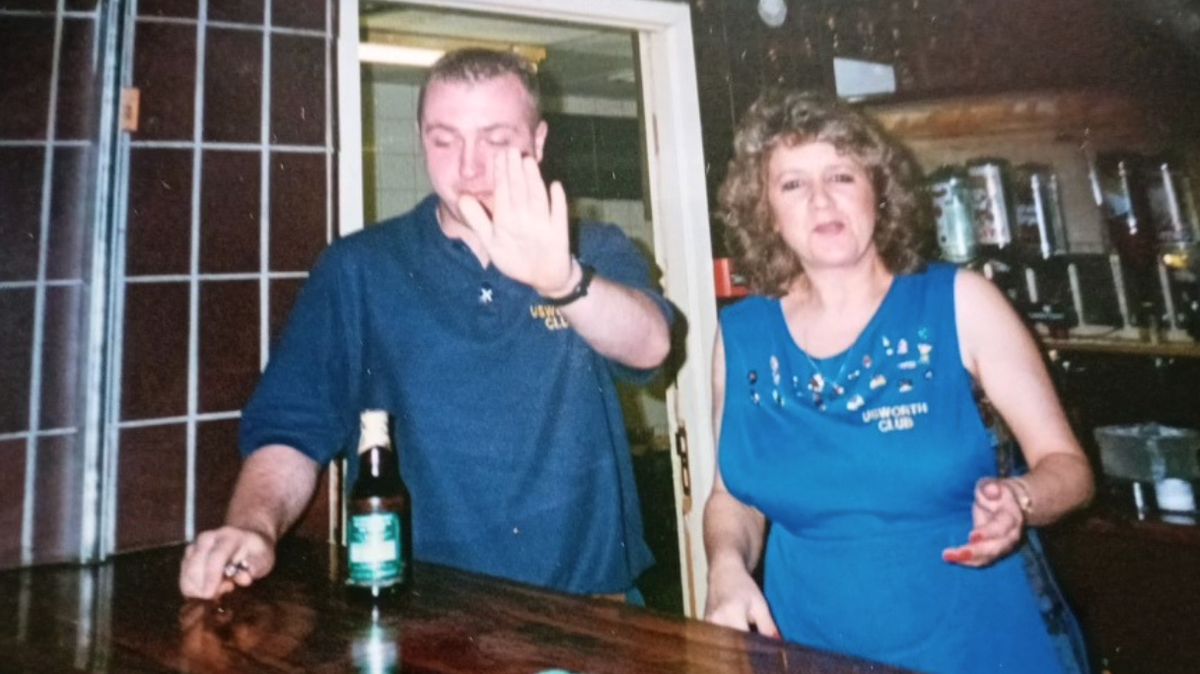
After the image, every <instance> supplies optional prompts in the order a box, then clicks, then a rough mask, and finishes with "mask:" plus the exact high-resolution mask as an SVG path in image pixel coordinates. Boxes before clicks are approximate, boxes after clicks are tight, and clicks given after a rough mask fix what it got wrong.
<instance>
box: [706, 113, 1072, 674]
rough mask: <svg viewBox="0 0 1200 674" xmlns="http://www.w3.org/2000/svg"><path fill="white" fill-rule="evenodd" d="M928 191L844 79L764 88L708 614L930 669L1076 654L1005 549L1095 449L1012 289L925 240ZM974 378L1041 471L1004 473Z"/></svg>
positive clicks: (721, 381) (732, 342)
mask: <svg viewBox="0 0 1200 674" xmlns="http://www.w3.org/2000/svg"><path fill="white" fill-rule="evenodd" d="M925 204H926V198H925V195H924V192H923V190H922V189H921V173H920V170H919V168H918V167H917V165H916V163H915V162H914V161H913V160H912V159H910V158H909V156H908V153H907V151H906V150H905V149H904V148H903V147H902V146H900V145H899V144H897V143H895V142H893V141H892V140H890V139H889V137H888V136H887V135H886V134H885V133H884V132H883V131H881V130H880V129H879V127H877V126H876V125H875V124H874V123H873V122H872V121H871V120H870V119H869V118H867V117H866V116H865V115H863V114H862V113H860V112H858V111H856V110H855V109H853V108H851V107H850V106H848V105H846V104H844V103H841V102H839V101H838V100H837V99H834V98H831V97H827V96H823V95H820V94H814V93H804V92H773V93H769V94H766V95H764V96H763V97H762V98H761V99H760V100H759V101H758V102H756V103H755V104H754V106H753V107H751V109H750V111H749V112H748V113H747V115H746V117H745V119H744V120H743V121H742V124H741V126H740V128H739V130H738V133H737V136H736V139H735V153H734V159H733V161H732V162H731V165H730V170H729V174H728V176H727V178H726V180H725V183H724V185H723V186H722V189H721V205H722V210H723V216H724V218H725V221H726V224H727V225H728V228H729V232H728V233H729V239H730V244H731V247H732V248H733V250H734V254H735V258H736V261H737V264H738V265H739V269H740V271H742V272H743V273H744V274H745V275H746V277H747V278H748V280H749V285H750V288H751V289H752V291H753V293H754V294H753V295H751V296H750V297H748V298H746V299H744V300H742V301H741V302H738V303H737V304H735V305H733V306H730V307H726V308H725V309H723V310H722V312H721V320H720V329H719V331H718V334H717V339H716V348H715V350H714V354H713V391H714V404H713V423H714V429H715V432H716V435H717V437H718V449H717V452H718V453H717V457H718V460H717V469H716V480H715V485H714V488H713V492H712V494H711V496H710V497H709V500H708V503H707V505H706V507H705V515H704V534H705V545H706V548H707V552H708V560H709V574H708V601H707V605H706V607H705V615H706V617H707V618H708V619H710V620H712V621H714V622H717V623H720V624H723V625H727V626H731V627H737V628H741V629H748V628H750V627H751V626H754V627H755V628H756V629H757V630H758V631H759V632H762V633H766V634H774V635H780V636H782V637H783V638H785V639H788V640H790V641H796V642H800V643H804V644H807V645H809V646H813V647H816V648H821V649H826V650H833V651H838V652H843V653H849V654H852V655H856V656H859V657H864V658H868V659H872V660H877V661H880V662H886V663H889V664H893V665H899V666H902V667H906V668H910V669H915V670H919V671H923V672H930V673H931V674H960V673H962V672H972V673H993V672H994V673H997V674H999V673H1000V672H1022V673H1024V674H1037V673H1046V674H1050V673H1055V674H1062V673H1063V672H1067V671H1070V666H1069V665H1066V664H1064V662H1065V659H1060V657H1059V654H1058V652H1057V650H1056V649H1057V647H1058V646H1057V644H1058V643H1059V641H1058V640H1056V639H1055V637H1054V636H1053V635H1052V634H1051V632H1052V631H1053V629H1054V628H1052V627H1050V626H1048V624H1047V623H1046V622H1044V621H1043V619H1042V614H1041V612H1040V610H1039V602H1038V596H1037V593H1036V592H1035V589H1034V587H1033V584H1032V583H1031V579H1030V578H1031V577H1030V576H1029V575H1028V574H1027V573H1026V571H1025V568H1024V566H1023V562H1022V559H1023V557H1022V555H1020V554H1014V553H1015V552H1016V551H1017V550H1018V549H1019V546H1020V544H1021V541H1022V540H1023V536H1024V533H1025V530H1026V527H1034V526H1040V525H1044V524H1048V523H1050V522H1053V521H1055V520H1057V519H1059V518H1060V517H1062V516H1063V515H1064V514H1066V513H1067V512H1069V511H1071V510H1074V509H1076V508H1078V507H1080V506H1082V505H1083V504H1085V503H1087V502H1088V500H1089V499H1090V498H1091V495H1092V489H1093V486H1092V475H1091V470H1090V468H1089V467H1088V463H1087V460H1086V458H1085V457H1084V454H1083V451H1082V450H1081V449H1080V447H1079V444H1078V442H1077V441H1076V439H1075V437H1074V436H1073V434H1072V432H1071V429H1070V427H1069V426H1068V424H1067V421H1066V418H1065V415H1064V414H1063V411H1062V408H1061V406H1060V405H1059V402H1058V400H1057V398H1056V397H1055V393H1054V389H1053V387H1052V386H1051V384H1050V380H1049V377H1048V375H1047V373H1046V370H1045V367H1044V366H1043V364H1042V360H1041V357H1040V355H1039V352H1038V350H1037V347H1036V345H1035V344H1034V342H1033V340H1032V338H1031V337H1030V335H1029V333H1028V332H1027V331H1026V330H1025V328H1024V325H1023V323H1022V322H1021V319H1020V318H1019V317H1018V316H1017V314H1016V312H1015V311H1014V310H1013V309H1012V307H1011V306H1010V305H1009V304H1008V302H1007V300H1006V299H1005V298H1004V296H1003V295H1002V294H1001V293H1000V292H999V291H998V290H997V289H996V288H995V287H994V286H993V285H992V284H991V283H990V282H988V281H987V280H986V279H984V278H983V277H982V276H980V275H978V274H976V273H975V272H972V271H968V270H962V269H957V268H955V267H953V266H950V265H948V264H945V263H938V262H925V261H924V258H923V256H922V248H923V246H924V245H925V244H926V242H927V241H929V240H931V237H930V236H929V226H930V225H929V217H928V212H927V210H926V205H925ZM976 383H977V384H978V386H979V387H980V388H981V389H982V391H983V393H984V394H985V395H986V396H987V397H988V398H989V399H990V401H991V403H992V405H993V406H994V407H995V409H996V411H997V412H998V413H999V415H1000V416H1001V417H1002V418H1003V419H1004V421H1005V422H1007V425H1008V426H1009V427H1010V428H1011V430H1012V432H1013V434H1014V435H1015V437H1016V439H1017V441H1018V443H1019V445H1020V448H1021V453H1022V454H1023V457H1024V459H1025V462H1026V463H1027V464H1028V466H1029V471H1028V473H1026V474H1024V475H1022V476H1020V477H1001V476H999V475H998V474H997V465H996V460H995V454H994V452H993V447H992V443H991V438H990V436H989V434H988V432H987V429H986V428H985V427H984V425H983V422H982V420H981V419H980V415H979V413H978V410H977V408H976V405H975V398H974V396H973V390H972V389H973V385H975V384H976ZM768 521H770V522H771V527H770V530H769V532H768V530H767V527H766V523H767V522H768ZM764 552H765V558H764V569H765V573H764V583H763V587H762V589H760V588H759V587H758V585H757V584H756V583H755V581H754V579H753V576H752V573H753V571H754V569H755V568H756V567H757V565H758V563H759V559H760V557H761V556H763V555H764Z"/></svg>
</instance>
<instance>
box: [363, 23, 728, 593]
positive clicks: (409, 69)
mask: <svg viewBox="0 0 1200 674" xmlns="http://www.w3.org/2000/svg"><path fill="white" fill-rule="evenodd" d="M355 4H357V7H355V8H354V9H355V12H353V13H350V14H349V15H347V8H346V5H355ZM572 4H573V3H569V2H538V3H533V2H530V1H529V0H514V1H511V2H489V3H483V2H437V3H436V6H435V4H434V3H432V2H424V1H420V0H418V1H416V2H412V1H406V2H364V3H349V2H346V3H343V8H342V12H343V13H342V15H341V17H340V18H341V20H342V22H341V25H342V26H343V28H342V30H341V36H340V38H341V42H340V44H339V80H340V82H341V83H342V86H341V88H342V93H341V95H340V97H339V99H340V100H339V106H340V119H341V121H342V122H343V124H342V137H341V147H342V156H341V157H340V158H339V170H340V171H341V175H342V181H341V185H340V189H341V206H342V213H341V223H342V230H343V234H345V233H347V232H348V231H353V230H354V229H357V228H358V227H361V226H362V224H363V223H364V222H373V221H376V220H379V219H383V218H386V217H390V216H392V215H396V214H399V213H402V212H405V211H407V210H408V209H409V208H411V207H412V206H413V205H415V203H416V202H417V201H418V200H419V199H420V198H421V197H423V196H424V195H425V194H427V193H428V192H429V191H430V187H429V184H428V179H427V177H426V176H425V175H424V170H423V168H422V162H421V158H420V156H419V152H420V149H419V143H418V142H417V139H416V135H415V115H416V94H417V90H418V87H419V85H420V81H421V79H422V77H423V74H424V70H423V67H421V66H419V65H413V64H411V63H410V64H408V65H400V64H396V63H389V64H383V63H378V62H377V61H376V59H375V58H374V57H371V56H369V55H367V56H366V57H363V56H360V55H362V54H364V52H362V51H360V50H359V49H358V45H359V44H360V43H361V44H364V45H377V44H380V45H388V46H393V47H395V46H399V47H404V48H406V49H410V50H413V51H414V52H420V51H421V50H428V49H436V48H438V46H439V44H440V45H443V47H442V48H453V47H455V46H460V45H465V44H473V45H478V46H492V47H495V48H504V49H515V50H517V51H521V52H522V53H524V54H525V55H526V56H527V57H529V58H530V59H531V60H534V61H535V62H536V63H538V67H539V73H540V75H542V77H543V87H544V105H543V107H544V111H545V113H546V117H547V121H548V122H549V126H550V135H549V138H548V140H547V147H546V156H547V161H546V162H545V164H544V167H543V168H544V170H545V171H546V172H547V173H548V174H549V175H550V176H552V177H554V178H557V179H561V180H562V181H563V182H564V184H565V186H566V188H567V192H568V196H569V197H570V200H571V210H572V215H573V216H574V217H578V218H585V219H589V220H601V221H607V222H613V223H615V224H617V225H619V226H621V227H622V228H623V229H624V230H625V231H626V233H627V234H628V235H629V236H630V238H631V239H632V240H633V241H634V242H635V243H636V244H637V245H638V246H639V248H640V249H641V250H642V251H643V253H644V254H645V255H646V256H647V258H648V260H649V261H650V262H651V264H652V267H655V268H657V269H658V270H659V271H660V272H661V274H662V283H663V286H664V288H665V290H666V294H667V296H668V298H669V299H670V300H671V301H672V302H673V303H674V304H675V305H676V306H677V308H678V310H679V313H680V314H681V316H683V317H686V319H685V320H684V321H683V323H684V324H686V332H681V333H680V335H679V338H678V340H679V341H678V343H677V344H676V351H677V352H679V353H680V354H686V356H685V357H683V358H681V361H682V363H681V365H680V366H679V368H678V369H677V370H675V371H674V377H673V378H672V379H671V381H663V382H661V383H659V384H658V385H657V386H651V387H648V388H642V389H633V388H630V389H627V390H625V391H624V395H623V404H624V408H625V416H626V423H627V430H628V432H629V435H630V441H631V445H632V446H633V451H634V463H635V468H636V471H637V473H638V482H639V489H640V495H641V500H642V507H643V515H644V519H645V525H646V535H647V539H648V542H649V543H650V545H651V547H652V549H653V551H654V553H655V556H656V558H657V559H658V564H657V565H656V566H655V567H654V569H652V570H651V571H650V572H648V573H647V575H646V576H645V577H643V579H642V581H643V585H644V588H643V591H644V592H645V593H646V595H647V601H648V603H649V604H650V605H651V607H653V608H659V609H662V610H668V611H671V612H676V613H679V612H682V613H684V614H686V615H693V616H694V615H698V614H699V612H700V610H699V604H698V602H697V598H702V597H703V595H704V592H703V587H702V583H703V580H704V577H705V570H704V566H703V563H704V559H703V546H702V542H701V541H700V540H699V539H700V536H699V531H700V529H699V509H700V506H701V505H702V502H703V495H707V485H709V484H711V463H712V458H711V457H712V451H711V447H712V443H711V438H710V437H709V436H710V434H711V431H710V430H709V421H708V411H707V410H708V402H707V401H708V400H709V395H708V391H709V382H708V378H707V369H708V365H707V363H708V358H709V354H710V353H711V337H712V333H713V327H712V326H714V325H715V305H714V304H713V302H712V299H711V298H712V297H713V291H712V278H711V275H707V274H697V273H696V271H697V270H703V269H711V249H710V243H709V234H708V212H707V197H706V195H705V192H704V185H705V183H704V176H703V158H702V155H701V148H702V146H701V143H700V135H699V109H698V103H697V101H696V89H695V73H694V64H693V61H692V59H693V57H692V47H691V32H690V31H691V29H690V23H689V21H690V18H689V14H688V8H687V6H686V5H683V4H679V3H669V2H656V1H648V0H633V1H628V2H613V3H605V7H604V8H603V9H594V10H581V9H580V8H578V7H573V6H571V5H572ZM355 29H357V30H355ZM352 47H353V48H352ZM434 58H435V56H434ZM355 88H357V89H358V90H357V91H353V89H355ZM355 104H357V105H358V109H354V110H351V109H348V106H353V105H355ZM353 121H361V126H360V127H358V128H350V127H351V126H352V124H351V122H353ZM356 150H357V153H356ZM356 154H357V155H358V156H355V155H356ZM661 223H672V226H671V227H664V226H662V224H661ZM689 452H690V455H689ZM701 484H703V485H705V487H704V488H703V489H698V490H697V491H696V492H695V493H696V499H695V503H696V507H693V492H692V491H691V490H692V489H695V488H697V487H698V486H699V485H701Z"/></svg>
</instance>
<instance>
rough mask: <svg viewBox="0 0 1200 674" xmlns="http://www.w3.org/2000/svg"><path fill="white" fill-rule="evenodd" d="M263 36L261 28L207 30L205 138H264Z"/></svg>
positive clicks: (236, 140)
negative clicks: (257, 29) (251, 29)
mask: <svg viewBox="0 0 1200 674" xmlns="http://www.w3.org/2000/svg"><path fill="white" fill-rule="evenodd" d="M262 48H263V38H262V33H259V32H258V31H247V30H229V29H223V28H212V27H210V28H209V29H208V42H207V44H206V47H205V60H204V100H205V104H204V131H203V133H204V140H206V141H208V142H217V143H257V142H259V141H260V139H261V138H262V128H261V126H262V122H261V121H260V120H262V93H263V92H262V88H263V87H262V65H263V54H262Z"/></svg>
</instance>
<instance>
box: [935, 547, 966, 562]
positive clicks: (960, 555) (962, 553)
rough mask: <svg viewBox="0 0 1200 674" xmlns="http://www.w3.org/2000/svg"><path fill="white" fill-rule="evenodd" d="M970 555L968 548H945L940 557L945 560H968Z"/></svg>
mask: <svg viewBox="0 0 1200 674" xmlns="http://www.w3.org/2000/svg"><path fill="white" fill-rule="evenodd" d="M972 556H973V555H972V554H971V551H970V550H946V551H945V552H943V553H942V559H944V560H945V561H947V562H969V561H971V557H972Z"/></svg>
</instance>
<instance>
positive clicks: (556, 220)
mask: <svg viewBox="0 0 1200 674" xmlns="http://www.w3.org/2000/svg"><path fill="white" fill-rule="evenodd" d="M569 217H570V211H569V207H568V206H567V192H566V190H564V189H563V186H562V183H560V182H558V181H557V180H556V181H554V182H552V183H550V225H551V226H552V227H558V228H561V229H562V230H563V231H566V229H567V220H568V218H569Z"/></svg>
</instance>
